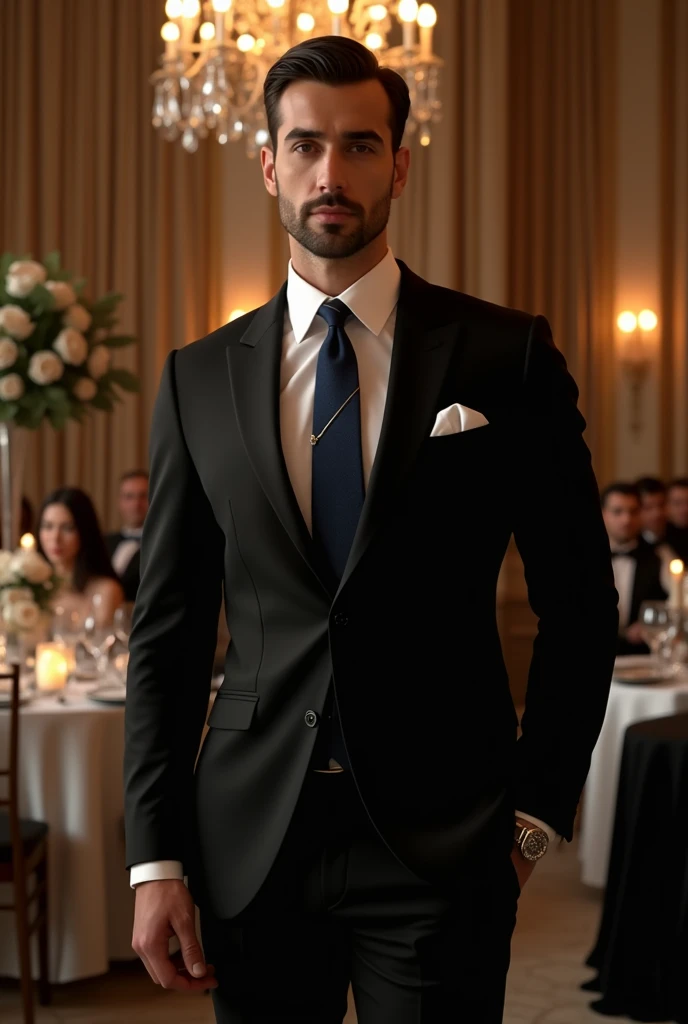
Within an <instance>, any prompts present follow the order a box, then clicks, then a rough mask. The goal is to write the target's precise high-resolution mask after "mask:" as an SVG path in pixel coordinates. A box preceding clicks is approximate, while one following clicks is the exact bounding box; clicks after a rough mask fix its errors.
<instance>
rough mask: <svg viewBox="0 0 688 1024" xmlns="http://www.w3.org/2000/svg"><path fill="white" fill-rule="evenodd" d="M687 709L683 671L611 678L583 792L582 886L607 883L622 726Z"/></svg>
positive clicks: (687, 690)
mask: <svg viewBox="0 0 688 1024" xmlns="http://www.w3.org/2000/svg"><path fill="white" fill-rule="evenodd" d="M620 662H621V663H623V660H622V659H620ZM687 710H688V673H684V674H682V675H681V676H680V677H678V678H677V681H676V682H672V683H656V684H654V685H652V686H637V685H628V684H624V683H612V687H611V693H610V695H609V704H608V705H607V713H606V715H605V719H604V725H603V726H602V732H601V733H600V736H599V739H598V741H597V745H596V747H595V750H594V753H593V756H592V763H591V765H590V774H589V775H588V780H587V782H586V784H585V790H584V793H583V807H582V813H581V834H580V843H579V856H580V860H581V879H582V881H583V882H584V883H585V884H586V885H592V886H595V887H597V888H604V886H605V885H606V884H607V870H608V866H609V855H610V853H611V841H612V832H613V829H614V813H615V810H616V791H617V788H618V784H619V772H620V769H621V755H622V752H623V743H624V736H625V732H626V729H627V728H628V726H629V725H632V724H633V723H634V722H640V721H642V720H643V719H646V718H661V717H662V716H663V715H673V714H677V713H678V712H680V711H687Z"/></svg>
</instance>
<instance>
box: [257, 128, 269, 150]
mask: <svg viewBox="0 0 688 1024" xmlns="http://www.w3.org/2000/svg"><path fill="white" fill-rule="evenodd" d="M269 141H270V133H269V132H268V130H267V128H259V129H258V131H257V132H256V145H257V146H267V144H268V142H269Z"/></svg>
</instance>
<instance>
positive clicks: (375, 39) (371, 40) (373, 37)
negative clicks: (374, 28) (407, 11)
mask: <svg viewBox="0 0 688 1024" xmlns="http://www.w3.org/2000/svg"><path fill="white" fill-rule="evenodd" d="M365 44H366V46H367V47H368V49H369V50H379V49H380V48H381V46H382V36H381V35H380V33H379V32H369V33H368V35H367V36H366V37H365Z"/></svg>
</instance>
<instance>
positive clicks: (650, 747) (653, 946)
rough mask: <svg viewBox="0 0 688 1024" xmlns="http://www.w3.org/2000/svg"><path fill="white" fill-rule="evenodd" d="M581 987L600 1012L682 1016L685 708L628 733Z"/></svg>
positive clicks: (686, 972)
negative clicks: (598, 912)
mask: <svg viewBox="0 0 688 1024" xmlns="http://www.w3.org/2000/svg"><path fill="white" fill-rule="evenodd" d="M586 963H587V964H588V966H590V967H594V968H595V969H596V970H597V972H598V974H597V977H596V978H594V979H593V980H591V981H588V982H585V983H584V984H583V986H582V987H583V988H584V989H587V990H588V991H592V992H601V993H602V998H601V999H598V1000H596V1001H595V1002H593V1003H591V1007H592V1009H593V1010H596V1011H597V1012H598V1013H601V1014H604V1015H605V1016H614V1017H621V1016H626V1017H630V1018H631V1020H639V1021H679V1022H680V1024H686V1022H688V713H686V712H684V713H682V714H678V715H670V716H668V717H666V718H654V719H652V720H651V721H648V722H637V723H636V724H635V725H632V726H630V728H629V729H628V731H627V733H626V738H625V740H624V746H623V757H622V762H621V773H620V777H619V793H618V799H617V802H616V814H615V819H614V836H613V841H612V852H611V859H610V862H609V877H608V880H607V886H606V889H605V896H604V908H603V911H602V919H601V924H600V929H599V933H598V936H597V941H596V943H595V947H594V949H593V951H592V952H591V954H590V956H589V957H588V959H587V961H586Z"/></svg>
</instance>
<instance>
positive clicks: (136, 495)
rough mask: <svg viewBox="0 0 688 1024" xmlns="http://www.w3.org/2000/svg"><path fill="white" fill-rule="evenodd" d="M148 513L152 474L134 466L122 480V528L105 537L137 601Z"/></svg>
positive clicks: (128, 596)
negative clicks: (150, 475) (142, 543)
mask: <svg viewBox="0 0 688 1024" xmlns="http://www.w3.org/2000/svg"><path fill="white" fill-rule="evenodd" d="M147 513H148V473H147V472H146V470H145V469H132V470H130V471H129V472H128V473H125V474H124V475H123V476H122V477H121V479H120V482H119V514H120V519H121V523H122V525H121V527H120V529H119V530H117V531H116V532H115V533H108V534H106V536H105V543H106V545H107V549H108V553H109V555H110V559H111V561H112V567H113V569H114V570H115V572H116V573H117V575H118V576H119V579H120V583H121V584H122V587H123V589H124V596H125V598H126V600H127V601H135V600H136V592H137V590H138V588H139V578H140V574H141V536H142V534H143V524H144V522H145V520H146V514H147Z"/></svg>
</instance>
